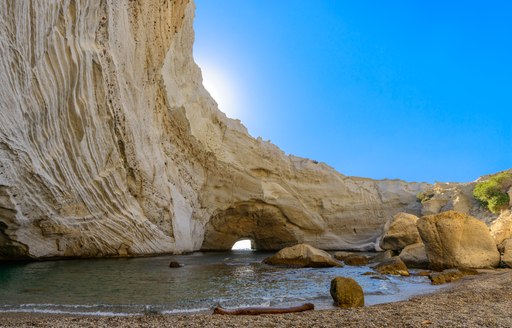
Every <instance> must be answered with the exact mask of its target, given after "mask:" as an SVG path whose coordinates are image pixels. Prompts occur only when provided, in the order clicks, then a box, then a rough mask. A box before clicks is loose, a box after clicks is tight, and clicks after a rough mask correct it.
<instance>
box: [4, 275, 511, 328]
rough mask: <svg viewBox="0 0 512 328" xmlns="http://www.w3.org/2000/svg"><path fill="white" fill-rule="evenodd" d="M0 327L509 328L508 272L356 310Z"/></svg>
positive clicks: (34, 319) (38, 318) (29, 320)
mask: <svg viewBox="0 0 512 328" xmlns="http://www.w3.org/2000/svg"><path fill="white" fill-rule="evenodd" d="M326 292H328V291H326ZM0 327H198V328H206V327H246V328H248V327H512V270H510V269H500V270H493V271H491V270H489V271H485V272H484V273H482V274H480V275H477V276H467V277H465V278H464V279H463V280H461V281H459V282H455V283H452V284H451V285H448V287H447V288H445V289H442V290H440V291H439V292H437V293H435V294H430V295H423V296H418V297H414V298H411V299H410V300H408V301H402V302H396V303H387V304H379V305H374V306H369V307H364V308H358V309H340V310H323V311H308V312H303V313H294V314H279V315H260V316H222V315H209V314H199V315H165V316H164V315H146V316H138V317H91V316H68V315H43V314H25V313H21V314H18V313H16V314H15V313H10V314H0Z"/></svg>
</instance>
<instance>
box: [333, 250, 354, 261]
mask: <svg viewBox="0 0 512 328" xmlns="http://www.w3.org/2000/svg"><path fill="white" fill-rule="evenodd" d="M352 255H354V253H352V252H343V251H340V252H336V253H334V258H335V259H336V260H340V261H343V260H345V259H346V258H347V257H349V256H352Z"/></svg>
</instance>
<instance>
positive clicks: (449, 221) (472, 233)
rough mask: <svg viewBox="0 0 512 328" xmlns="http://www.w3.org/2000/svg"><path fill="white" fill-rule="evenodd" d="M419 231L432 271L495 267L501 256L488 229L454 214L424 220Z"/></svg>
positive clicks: (462, 215)
mask: <svg viewBox="0 0 512 328" xmlns="http://www.w3.org/2000/svg"><path fill="white" fill-rule="evenodd" d="M418 231H419V232H420V236H421V239H422V240H423V242H424V244H425V251H426V253H427V257H428V260H429V262H430V266H431V268H433V269H436V270H438V269H449V268H475V269H476V268H490V267H497V266H498V264H499V262H500V253H499V252H498V249H497V247H496V244H495V242H494V240H493V238H492V237H491V234H490V232H489V228H488V227H487V226H486V225H485V224H484V223H483V222H481V221H479V220H477V219H476V218H474V217H472V216H470V215H467V214H464V213H459V212H455V211H447V212H443V213H440V214H435V215H429V216H424V217H422V218H421V219H420V220H419V221H418Z"/></svg>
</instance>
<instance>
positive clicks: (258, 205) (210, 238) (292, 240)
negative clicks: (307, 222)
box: [201, 201, 297, 251]
mask: <svg viewBox="0 0 512 328" xmlns="http://www.w3.org/2000/svg"><path fill="white" fill-rule="evenodd" d="M295 232H296V227H295V226H293V225H292V224H290V223H289V222H288V221H287V219H286V217H285V216H284V214H283V213H282V211H281V210H280V209H279V208H277V207H276V206H273V205H269V204H266V203H263V202H258V201H247V202H240V203H235V204H233V206H232V207H230V208H228V209H225V210H221V211H218V212H217V213H215V214H214V215H213V216H212V218H211V219H210V221H209V222H208V224H207V225H206V227H205V236H204V240H203V245H202V247H201V249H202V250H212V251H228V250H231V249H232V247H233V245H234V244H235V243H236V242H237V241H239V240H242V239H249V240H251V241H252V248H253V249H254V250H258V251H270V250H280V249H282V248H284V247H287V246H291V245H295V244H297V237H296V233H295Z"/></svg>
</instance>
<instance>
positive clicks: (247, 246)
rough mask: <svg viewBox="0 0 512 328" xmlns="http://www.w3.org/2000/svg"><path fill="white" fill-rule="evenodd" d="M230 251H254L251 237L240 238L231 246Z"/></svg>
mask: <svg viewBox="0 0 512 328" xmlns="http://www.w3.org/2000/svg"><path fill="white" fill-rule="evenodd" d="M231 250H232V251H254V250H255V247H254V240H252V239H240V240H239V241H237V242H236V243H234V244H233V247H231Z"/></svg>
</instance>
